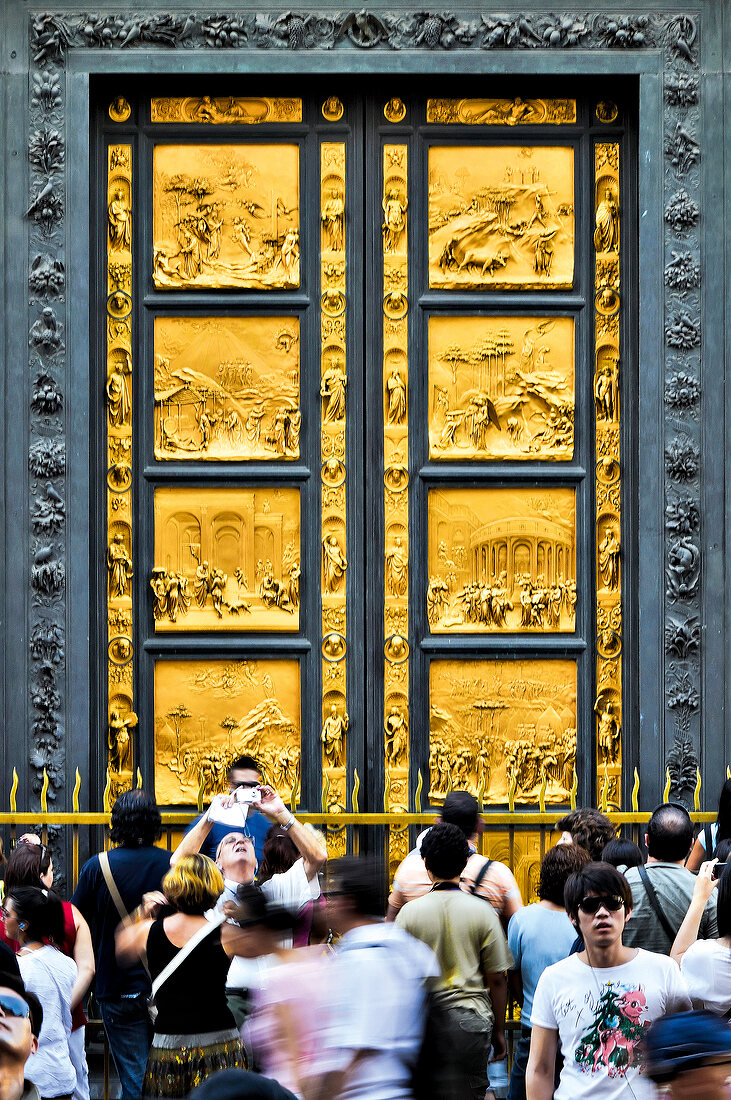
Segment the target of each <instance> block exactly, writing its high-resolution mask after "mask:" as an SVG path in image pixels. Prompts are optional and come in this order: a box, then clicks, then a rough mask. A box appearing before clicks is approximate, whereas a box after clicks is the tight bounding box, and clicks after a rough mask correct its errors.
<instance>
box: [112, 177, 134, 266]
mask: <svg viewBox="0 0 731 1100" xmlns="http://www.w3.org/2000/svg"><path fill="white" fill-rule="evenodd" d="M108 218H109V244H110V247H111V248H112V249H113V250H114V251H117V250H118V249H120V248H129V247H130V244H131V241H132V233H131V221H130V209H129V205H128V203H127V200H126V199H125V197H124V192H123V191H122V189H121V188H117V190H116V191H115V192H114V194H113V195H112V201H111V202H110V203H109V210H108Z"/></svg>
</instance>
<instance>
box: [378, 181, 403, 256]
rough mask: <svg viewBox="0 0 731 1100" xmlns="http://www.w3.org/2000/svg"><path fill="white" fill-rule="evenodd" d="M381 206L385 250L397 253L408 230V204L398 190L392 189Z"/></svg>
mask: <svg viewBox="0 0 731 1100" xmlns="http://www.w3.org/2000/svg"><path fill="white" fill-rule="evenodd" d="M381 205H382V206H383V250H384V252H396V251H397V249H398V247H399V243H400V241H401V237H402V236H403V234H404V232H405V230H406V208H407V206H408V202H407V200H406V199H402V198H401V196H400V195H399V192H398V188H396V187H391V188H390V189H389V191H388V194H387V195H386V197H385V198H384V200H383V203H382V204H381Z"/></svg>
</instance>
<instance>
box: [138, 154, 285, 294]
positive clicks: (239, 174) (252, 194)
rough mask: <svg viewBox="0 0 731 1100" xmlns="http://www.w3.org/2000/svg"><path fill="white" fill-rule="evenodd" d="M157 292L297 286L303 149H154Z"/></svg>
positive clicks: (154, 266)
mask: <svg viewBox="0 0 731 1100" xmlns="http://www.w3.org/2000/svg"><path fill="white" fill-rule="evenodd" d="M153 164H154V175H153V238H154V245H153V273H152V277H153V281H154V283H155V286H156V287H175V288H177V289H181V288H187V287H214V288H221V287H250V288H253V289H257V290H269V289H274V288H284V289H291V288H293V287H298V286H299V283H300V275H299V205H300V200H299V148H298V146H297V145H294V144H292V145H286V144H276V145H275V144H261V145H259V144H254V143H252V144H237V145H208V144H206V145H156V146H155V153H154V162H153Z"/></svg>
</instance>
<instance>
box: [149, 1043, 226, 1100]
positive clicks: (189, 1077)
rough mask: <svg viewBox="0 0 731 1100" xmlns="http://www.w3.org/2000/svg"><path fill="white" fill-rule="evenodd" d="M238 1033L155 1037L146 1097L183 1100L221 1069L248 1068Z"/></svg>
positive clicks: (151, 1050)
mask: <svg viewBox="0 0 731 1100" xmlns="http://www.w3.org/2000/svg"><path fill="white" fill-rule="evenodd" d="M246 1068H247V1064H246V1053H245V1051H244V1047H243V1044H242V1042H241V1038H240V1036H239V1033H238V1031H236V1029H235V1028H232V1029H230V1030H227V1031H209V1032H206V1033H204V1034H200V1035H155V1037H154V1039H153V1040H152V1047H151V1049H150V1056H149V1058H148V1059H147V1069H146V1070H145V1083H144V1086H143V1089H142V1092H143V1095H144V1096H150V1097H153V1096H160V1097H171V1098H183V1097H186V1096H187V1095H188V1093H189V1092H190V1091H191V1090H192V1089H194V1088H195V1087H196V1085H200V1083H201V1082H202V1081H205V1079H206V1077H210V1076H211V1074H213V1073H218V1071H219V1070H221V1069H246Z"/></svg>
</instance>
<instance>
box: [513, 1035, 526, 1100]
mask: <svg viewBox="0 0 731 1100" xmlns="http://www.w3.org/2000/svg"><path fill="white" fill-rule="evenodd" d="M529 1054H530V1028H528V1027H524V1028H521V1032H520V1038H519V1039H518V1041H517V1043H516V1044H515V1047H514V1048H513V1068H512V1069H511V1071H510V1087H509V1089H508V1100H525V1071H526V1069H527V1067H528V1055H529Z"/></svg>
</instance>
